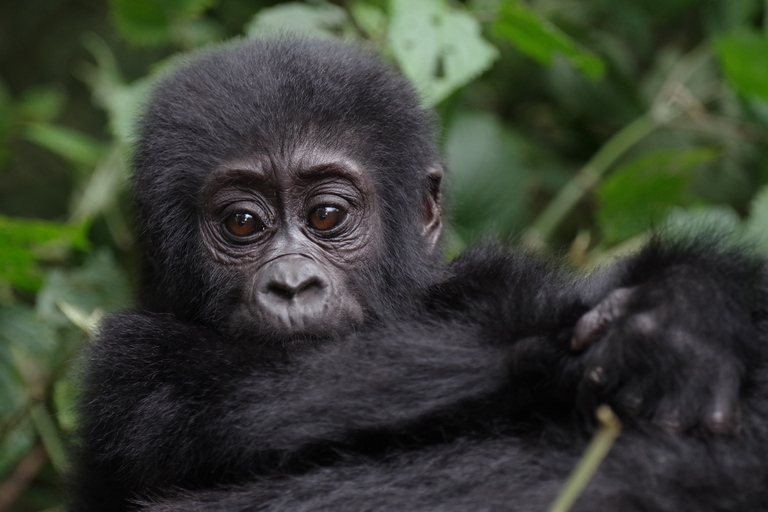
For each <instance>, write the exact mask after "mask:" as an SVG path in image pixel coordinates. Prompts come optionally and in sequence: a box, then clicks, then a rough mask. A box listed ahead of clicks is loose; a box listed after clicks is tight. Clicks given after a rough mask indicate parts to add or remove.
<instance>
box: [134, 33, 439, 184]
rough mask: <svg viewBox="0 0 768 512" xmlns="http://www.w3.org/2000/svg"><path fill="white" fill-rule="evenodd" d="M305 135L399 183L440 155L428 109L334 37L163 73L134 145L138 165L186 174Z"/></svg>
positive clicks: (246, 50)
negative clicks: (394, 177) (165, 75)
mask: <svg viewBox="0 0 768 512" xmlns="http://www.w3.org/2000/svg"><path fill="white" fill-rule="evenodd" d="M307 143H310V144H313V143H314V144H317V145H319V146H322V147H323V148H325V149H330V150H335V151H344V152H345V153H346V154H347V155H348V156H349V157H351V158H353V159H355V160H358V161H360V162H361V163H363V164H364V165H367V166H370V167H373V168H375V169H376V171H377V173H376V174H382V173H383V174H384V178H386V175H387V174H389V173H395V174H396V175H397V178H398V180H400V181H402V180H406V181H408V179H409V176H408V174H411V173H409V172H408V171H409V170H412V171H415V172H416V174H421V173H419V172H418V171H419V170H421V171H423V170H424V169H425V168H426V167H428V166H429V165H434V164H435V163H436V160H437V156H436V151H435V149H434V141H433V130H432V119H431V116H430V114H428V113H426V112H425V111H423V110H422V109H420V108H418V101H417V98H416V97H415V95H414V94H413V92H412V90H411V88H410V86H409V85H408V84H407V82H406V81H405V80H404V79H402V78H401V77H400V76H399V75H397V74H396V73H395V72H394V71H393V70H391V69H390V68H389V67H388V66H386V65H383V64H382V63H381V62H380V61H379V60H378V59H377V58H376V57H374V56H372V55H369V54H367V53H364V52H361V51H357V50H354V49H351V48H349V47H348V46H344V45H341V44H339V43H334V42H322V43H318V42H317V41H314V42H308V41H284V40H283V41H253V42H250V43H248V44H245V45H240V46H236V47H233V48H229V49H224V50H214V51H210V52H208V53H206V54H203V55H202V56H200V57H198V58H196V59H194V60H193V61H192V62H191V63H190V64H188V65H186V66H183V67H182V68H181V69H180V70H179V71H177V72H176V73H175V74H174V75H173V76H171V77H170V78H168V79H166V80H164V81H163V82H162V83H161V84H160V85H159V86H158V87H157V89H156V91H155V94H154V96H153V98H152V101H151V103H150V106H149V109H148V112H147V114H146V116H145V119H144V123H143V129H142V133H141V142H140V144H139V148H138V153H139V163H140V164H141V163H147V162H152V163H154V164H158V163H159V164H160V166H157V165H151V166H149V167H150V168H154V169H155V170H157V171H162V170H167V169H169V168H172V167H175V166H174V165H173V164H179V163H182V162H183V165H185V167H186V169H187V171H186V172H185V174H188V173H189V171H190V170H191V168H200V169H208V170H209V169H211V168H212V167H215V166H216V164H220V163H221V162H222V161H223V160H226V159H232V158H238V157H244V156H247V155H251V154H267V155H268V156H276V157H280V156H284V155H285V154H288V153H291V152H294V151H296V149H297V145H300V146H304V147H306V145H307ZM392 148H397V151H392ZM142 155H147V158H145V159H142ZM148 155H152V159H151V160H149V158H148ZM166 159H171V161H165V162H164V163H163V161H164V160H166ZM201 160H202V161H201ZM146 167H148V166H146V165H144V166H141V167H139V169H138V170H139V172H144V171H145V168H146ZM146 170H149V169H146ZM149 174H150V175H154V174H155V173H154V172H151V171H150V172H149ZM187 177H188V178H189V177H190V176H187Z"/></svg>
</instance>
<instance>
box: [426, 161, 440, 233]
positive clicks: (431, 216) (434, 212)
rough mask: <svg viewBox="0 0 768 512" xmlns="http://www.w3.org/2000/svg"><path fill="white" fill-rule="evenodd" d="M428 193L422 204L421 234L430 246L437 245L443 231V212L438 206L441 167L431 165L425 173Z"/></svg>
mask: <svg viewBox="0 0 768 512" xmlns="http://www.w3.org/2000/svg"><path fill="white" fill-rule="evenodd" d="M427 179H428V180H429V194H428V195H427V198H426V201H425V204H424V218H423V224H422V228H421V234H422V235H423V236H424V238H426V239H427V242H428V243H429V245H430V247H434V246H435V245H437V241H438V240H439V239H440V233H441V232H442V231H443V216H442V214H443V212H442V208H441V207H440V199H441V193H440V183H441V182H442V181H443V168H442V167H440V166H436V167H433V168H431V169H430V170H429V172H428V173H427Z"/></svg>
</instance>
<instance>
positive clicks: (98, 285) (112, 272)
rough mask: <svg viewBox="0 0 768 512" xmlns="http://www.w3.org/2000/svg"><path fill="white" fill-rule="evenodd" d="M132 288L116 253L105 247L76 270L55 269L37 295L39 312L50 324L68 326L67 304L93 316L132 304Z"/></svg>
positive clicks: (86, 314) (68, 306)
mask: <svg viewBox="0 0 768 512" xmlns="http://www.w3.org/2000/svg"><path fill="white" fill-rule="evenodd" d="M130 290H131V287H130V284H129V283H128V278H127V277H126V276H125V272H124V271H123V270H122V268H121V267H120V266H119V265H118V264H117V262H116V261H115V259H114V257H113V256H112V253H110V252H109V251H108V250H106V249H104V250H101V251H99V252H97V253H96V254H94V255H92V256H91V257H89V258H88V259H87V260H86V262H85V264H84V265H83V266H82V267H80V268H77V269H75V270H70V271H64V270H59V269H56V270H52V271H51V272H50V273H49V274H48V278H47V279H46V281H45V286H43V288H42V289H41V290H40V293H39V294H38V297H37V313H38V315H39V316H40V318H41V319H43V320H44V321H45V322H47V323H49V324H50V325H54V326H59V327H61V326H67V325H70V324H71V322H70V319H69V318H68V317H67V315H66V314H65V313H64V312H63V311H62V309H63V307H62V306H63V305H66V307H67V308H70V309H74V310H77V311H79V312H80V313H82V314H83V315H85V316H90V315H91V314H92V313H93V312H94V311H97V310H98V311H100V312H106V313H109V312H113V311H115V310H117V309H120V308H125V307H127V306H129V305H130V297H131V292H130Z"/></svg>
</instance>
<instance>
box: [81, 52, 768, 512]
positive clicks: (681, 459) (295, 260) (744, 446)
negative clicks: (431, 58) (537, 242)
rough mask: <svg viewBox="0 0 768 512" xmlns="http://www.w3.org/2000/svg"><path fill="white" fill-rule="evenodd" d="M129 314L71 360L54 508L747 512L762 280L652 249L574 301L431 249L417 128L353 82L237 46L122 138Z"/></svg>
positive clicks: (431, 195)
mask: <svg viewBox="0 0 768 512" xmlns="http://www.w3.org/2000/svg"><path fill="white" fill-rule="evenodd" d="M134 165H135V181H134V195H135V199H136V209H137V213H138V219H139V233H140V237H141V239H142V242H143V243H144V245H145V248H146V254H147V261H146V265H145V274H144V283H143V286H142V289H141V290H140V293H139V297H138V306H137V309H136V310H135V311H133V312H126V313H123V314H121V315H118V316H115V317H113V318H111V319H109V320H107V321H106V322H105V324H104V325H103V326H102V328H101V332H100V339H99V341H98V343H96V344H95V345H94V346H93V347H92V348H91V349H90V351H89V353H88V355H87V370H86V372H85V378H84V386H83V387H84V392H83V395H82V398H81V408H80V412H81V426H80V430H79V433H80V441H81V443H80V447H79V449H78V452H77V453H76V457H75V465H74V470H73V472H72V475H71V491H72V492H71V502H70V505H69V507H70V509H71V510H73V511H78V512H87V511H96V510H99V511H101V510H110V511H121V510H136V509H146V510H153V511H196V510H219V511H250V510H310V509H312V510H314V509H329V510H330V509H332V510H345V509H346V510H382V509H407V510H434V509H440V510H467V509H472V510H477V509H480V510H491V509H503V510H521V511H523V510H525V511H528V510H537V509H543V508H544V507H546V506H547V505H548V504H549V503H550V502H551V501H552V500H553V499H554V497H555V496H556V494H557V492H558V490H559V488H560V487H561V486H562V484H563V482H564V480H565V478H566V476H567V475H568V473H569V472H570V471H571V469H572V468H573V467H574V466H575V464H576V462H577V461H578V458H579V457H580V454H581V453H582V451H583V448H584V446H585V445H586V442H587V441H588V439H589V437H590V436H591V434H592V431H593V425H592V423H591V421H590V418H591V417H592V415H593V411H594V407H595V405H596V404H598V403H603V402H604V403H608V404H610V405H611V406H612V407H613V409H614V410H615V411H616V412H617V413H618V414H620V416H621V417H622V419H623V420H624V422H625V424H626V429H625V431H624V433H623V435H622V436H621V438H620V439H619V441H618V444H617V446H616V447H615V449H614V450H613V452H612V453H611V455H610V456H609V457H608V459H607V460H606V462H605V463H604V464H603V466H601V469H600V471H599V472H598V474H597V476H596V477H595V478H594V479H593V481H592V482H591V483H590V485H589V487H588V488H587V489H586V490H585V492H584V493H583V494H582V496H581V497H580V500H579V502H578V503H577V507H576V508H577V509H579V510H669V511H673V510H674V511H677V510H683V509H687V510H691V509H695V510H756V509H765V508H766V507H767V506H768V504H767V503H766V495H765V492H764V489H765V485H766V483H767V482H768V468H767V466H768V462H767V461H768V442H766V441H768V427H766V425H768V422H766V420H767V419H768V418H766V415H768V407H767V406H768V401H767V400H766V396H768V395H767V394H766V391H767V390H766V385H767V381H766V377H767V376H768V373H767V372H766V370H765V343H764V339H765V325H764V319H765V318H768V316H766V314H765V313H766V308H765V306H766V300H765V299H766V295H765V289H764V288H765V287H764V275H763V263H762V262H761V261H759V260H755V259H751V258H749V257H747V256H745V255H744V254H739V253H738V252H734V251H728V250H724V249H721V248H718V246H717V245H716V244H714V243H690V244H671V243H666V242H663V241H658V240H657V241H654V242H652V243H651V244H649V246H648V247H646V248H645V249H644V250H643V251H641V252H640V253H639V254H637V255H635V256H633V257H631V258H629V259H627V260H625V261H622V262H619V263H617V264H616V265H615V266H614V267H612V268H610V269H605V270H604V271H601V272H597V273H594V274H592V275H590V276H576V275H574V274H573V273H570V272H567V271H564V270H562V269H561V268H560V266H558V265H556V264H554V263H553V262H550V261H544V260H542V259H539V258H535V257H531V256H528V255H525V254H523V253H521V252H519V251H515V250H512V249H509V248H504V247H500V246H498V245H493V244H489V245H486V246H483V247H479V248H476V249H473V250H471V251H468V252H467V253H466V254H464V255H462V256H461V257H460V258H459V259H458V260H457V261H455V262H454V263H452V264H450V265H446V264H444V263H443V260H442V257H441V254H440V250H439V243H438V240H439V236H440V231H441V227H442V223H441V206H440V199H441V192H440V183H441V178H442V165H441V160H440V157H439V155H438V152H437V150H436V146H435V135H434V127H433V121H432V116H431V115H430V114H429V113H428V112H425V111H423V110H422V109H421V108H420V107H419V105H418V101H417V98H416V96H415V94H414V93H413V91H412V90H411V88H410V87H409V86H408V84H407V83H406V82H405V81H404V80H403V79H402V78H401V77H400V76H399V75H398V74H397V73H395V72H394V71H392V70H391V69H390V68H389V67H387V66H386V65H384V64H382V63H381V62H379V61H378V60H377V59H376V58H375V57H374V56H372V55H368V54H366V53H364V52H361V51H358V50H355V49H353V48H350V47H348V46H344V45H341V44H339V43H333V42H309V41H289V40H279V41H251V42H245V43H242V44H239V45H236V46H232V47H228V48H224V49H217V50H213V51H210V52H208V53H206V54H203V55H202V56H199V57H197V58H194V59H192V60H191V61H190V62H189V63H188V64H187V65H185V66H183V67H182V68H181V69H179V70H178V71H177V72H176V73H175V74H173V75H172V76H170V77H168V78H167V79H165V80H164V81H163V82H162V83H160V84H159V86H158V87H157V88H156V90H155V92H154V94H153V96H152V98H151V101H150V103H149V105H148V108H147V111H146V113H145V115H144V116H143V118H142V122H141V125H140V140H139V144H138V147H137V148H136V158H135V162H134Z"/></svg>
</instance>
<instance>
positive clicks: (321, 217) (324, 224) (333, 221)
mask: <svg viewBox="0 0 768 512" xmlns="http://www.w3.org/2000/svg"><path fill="white" fill-rule="evenodd" d="M346 216H347V214H346V212H345V211H344V210H341V209H339V208H336V207H334V206H321V207H319V208H315V209H314V210H312V212H311V213H310V214H309V219H308V222H309V225H310V227H312V229H316V230H318V231H328V230H331V229H333V228H335V227H336V226H338V225H339V224H341V223H342V222H343V221H344V218H345V217H346Z"/></svg>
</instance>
